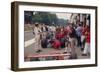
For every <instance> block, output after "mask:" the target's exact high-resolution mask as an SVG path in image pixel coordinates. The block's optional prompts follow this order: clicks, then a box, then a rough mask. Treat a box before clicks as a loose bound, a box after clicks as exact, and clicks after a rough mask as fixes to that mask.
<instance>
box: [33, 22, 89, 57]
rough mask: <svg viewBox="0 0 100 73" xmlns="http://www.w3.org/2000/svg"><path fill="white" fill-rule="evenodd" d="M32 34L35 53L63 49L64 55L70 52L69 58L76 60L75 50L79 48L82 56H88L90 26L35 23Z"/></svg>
mask: <svg viewBox="0 0 100 73" xmlns="http://www.w3.org/2000/svg"><path fill="white" fill-rule="evenodd" d="M33 34H34V35H35V37H34V38H35V41H36V43H35V46H36V48H35V50H36V52H37V53H39V52H42V49H44V48H50V49H51V48H52V49H57V50H61V49H65V52H64V53H67V52H70V53H71V58H76V57H77V54H76V48H80V50H81V51H82V56H87V55H90V26H89V25H86V24H83V23H81V22H78V23H77V24H76V25H75V24H73V23H68V24H67V25H65V26H48V25H46V24H40V23H35V25H34V27H33ZM40 47H41V48H40Z"/></svg>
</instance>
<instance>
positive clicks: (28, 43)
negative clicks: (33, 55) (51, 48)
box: [24, 38, 35, 47]
mask: <svg viewBox="0 0 100 73" xmlns="http://www.w3.org/2000/svg"><path fill="white" fill-rule="evenodd" d="M33 43H35V38H33V39H30V40H28V41H25V43H24V45H25V46H24V47H27V46H29V45H31V44H33Z"/></svg>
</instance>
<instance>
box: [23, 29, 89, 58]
mask: <svg viewBox="0 0 100 73" xmlns="http://www.w3.org/2000/svg"><path fill="white" fill-rule="evenodd" d="M24 35H25V36H24V41H25V46H24V47H25V50H24V53H25V55H27V54H36V50H35V48H36V47H35V46H34V43H35V40H34V35H33V32H32V31H28V32H24ZM39 48H41V46H40V47H39ZM41 49H42V52H41V53H40V54H48V53H49V52H52V51H59V52H63V51H64V49H61V50H56V49H53V48H45V49H43V48H41ZM76 53H77V56H78V59H84V58H85V59H86V58H89V57H90V56H82V55H81V54H82V52H81V50H80V48H79V47H77V48H76Z"/></svg>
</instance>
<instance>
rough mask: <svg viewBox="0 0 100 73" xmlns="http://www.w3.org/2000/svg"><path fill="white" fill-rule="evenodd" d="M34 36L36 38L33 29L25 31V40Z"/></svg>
mask: <svg viewBox="0 0 100 73" xmlns="http://www.w3.org/2000/svg"><path fill="white" fill-rule="evenodd" d="M32 38H34V34H33V31H25V32H24V41H28V40H30V39H32Z"/></svg>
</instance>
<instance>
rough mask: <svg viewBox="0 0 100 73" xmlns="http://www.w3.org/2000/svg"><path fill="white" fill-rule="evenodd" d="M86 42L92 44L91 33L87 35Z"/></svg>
mask: <svg viewBox="0 0 100 73" xmlns="http://www.w3.org/2000/svg"><path fill="white" fill-rule="evenodd" d="M86 42H87V43H90V32H88V33H87V34H86Z"/></svg>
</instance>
